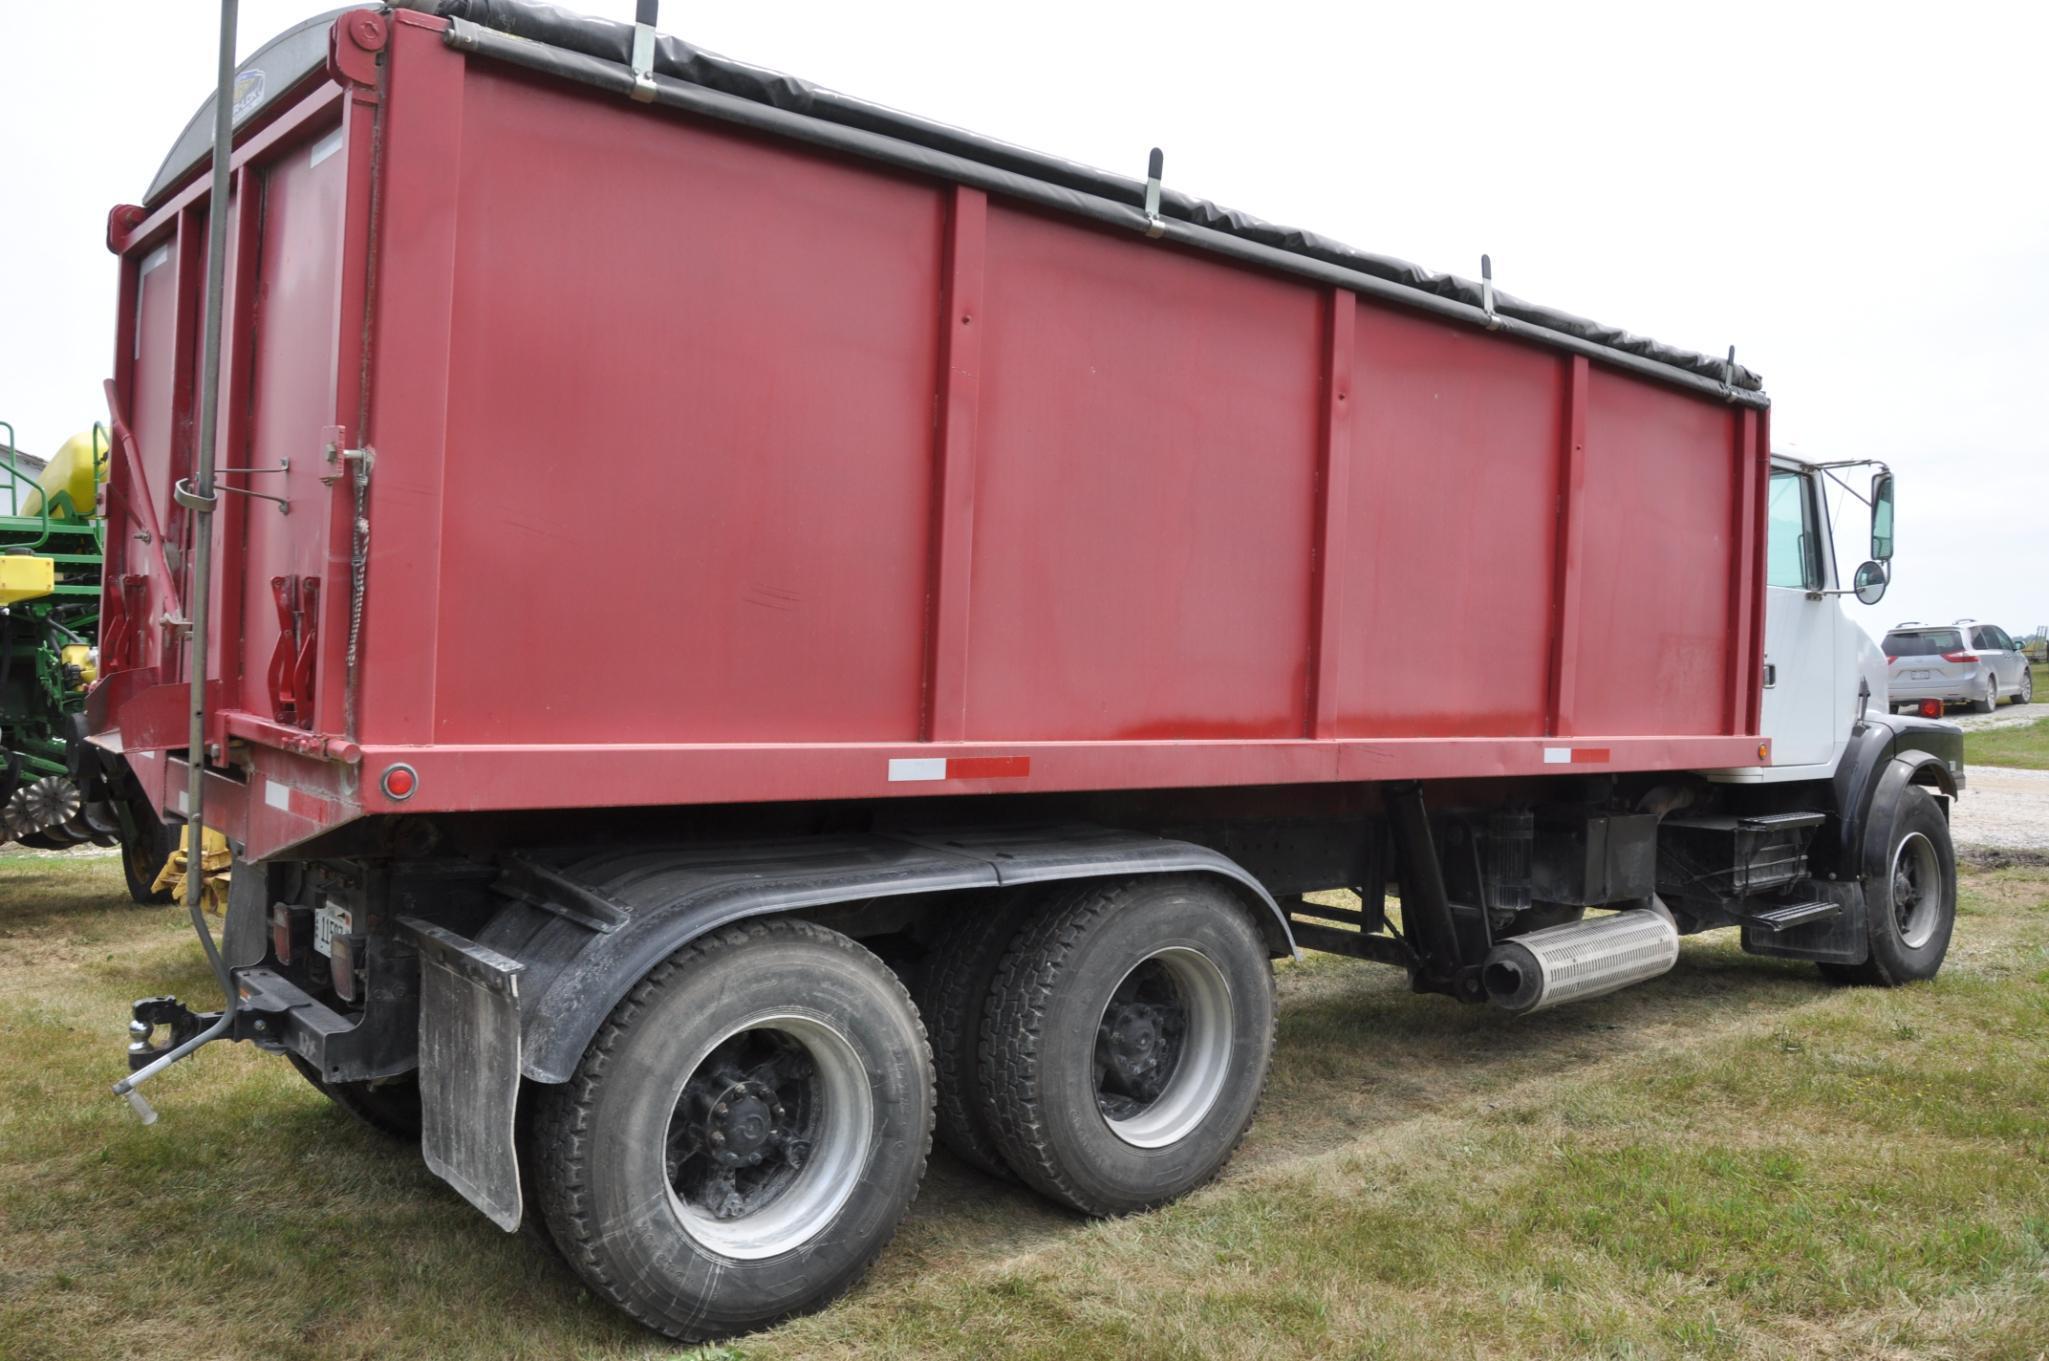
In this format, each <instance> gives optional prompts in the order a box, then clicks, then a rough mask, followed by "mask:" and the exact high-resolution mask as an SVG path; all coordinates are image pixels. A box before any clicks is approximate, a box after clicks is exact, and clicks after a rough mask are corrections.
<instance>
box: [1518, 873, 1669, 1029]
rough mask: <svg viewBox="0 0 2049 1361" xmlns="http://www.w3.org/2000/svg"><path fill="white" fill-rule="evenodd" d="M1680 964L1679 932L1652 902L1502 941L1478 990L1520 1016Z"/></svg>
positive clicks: (1612, 989)
mask: <svg viewBox="0 0 2049 1361" xmlns="http://www.w3.org/2000/svg"><path fill="white" fill-rule="evenodd" d="M1678 962H1679V927H1678V925H1677V924H1676V923H1674V922H1673V920H1672V913H1671V912H1670V911H1669V910H1668V909H1667V908H1666V907H1665V905H1664V904H1663V903H1661V902H1659V901H1658V899H1657V898H1656V897H1652V898H1651V900H1650V905H1649V906H1647V907H1640V908H1632V909H1630V910H1629V911H1627V912H1616V913H1611V914H1609V915H1605V916H1601V917H1596V918H1593V919H1592V920H1590V921H1580V922H1568V923H1567V924H1566V925H1564V926H1551V927H1546V928H1545V929H1544V930H1542V931H1532V932H1530V933H1529V934H1528V935H1526V936H1517V937H1516V938H1514V939H1513V940H1506V941H1503V942H1502V943H1501V944H1499V945H1497V946H1495V947H1494V948H1493V949H1492V950H1490V951H1488V953H1487V958H1486V960H1485V961H1484V962H1483V963H1482V964H1481V966H1480V985H1481V986H1482V987H1483V988H1485V989H1486V991H1487V1000H1488V1001H1489V1002H1491V1003H1493V1004H1494V1005H1495V1006H1497V1007H1500V1008H1501V1009H1502V1010H1503V1011H1507V1012H1513V1013H1516V1014H1518V1015H1520V1014H1523V1013H1527V1012H1532V1011H1543V1010H1544V1009H1546V1008H1547V1007H1555V1006H1557V1005H1558V1004H1559V1003H1561V1002H1576V1001H1579V1000H1580V999H1582V998H1587V997H1599V996H1601V995H1602V994H1604V993H1610V992H1615V991H1617V990H1618V989H1621V988H1626V987H1628V986H1629V985H1630V984H1632V983H1641V982H1643V981H1645V980H1646V979H1651V978H1656V977H1658V976H1659V975H1660V974H1664V973H1669V972H1671V969H1672V966H1673V965H1674V964H1677V963H1678Z"/></svg>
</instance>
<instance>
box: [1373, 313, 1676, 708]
mask: <svg viewBox="0 0 2049 1361" xmlns="http://www.w3.org/2000/svg"><path fill="white" fill-rule="evenodd" d="M1353 363H1354V375H1355V377H1354V385H1353V392H1354V394H1355V396H1354V398H1353V401H1354V410H1353V413H1352V418H1353V422H1354V427H1355V434H1354V436H1353V451H1352V470H1351V490H1350V501H1351V517H1352V523H1351V532H1350V535H1349V538H1348V540H1347V548H1346V550H1345V558H1344V562H1343V567H1342V570H1343V572H1344V582H1345V584H1344V600H1345V611H1346V619H1347V623H1348V628H1347V629H1346V632H1345V636H1344V639H1343V648H1342V653H1341V663H1340V667H1339V680H1338V686H1339V691H1338V693H1339V707H1338V732H1339V735H1340V736H1345V737H1368V736H1371V737H1415V736H1443V737H1529V736H1539V735H1542V734H1543V732H1544V728H1545V707H1546V697H1547V693H1548V689H1549V683H1550V680H1549V670H1550V647H1549V640H1550V636H1551V626H1552V610H1551V592H1552V581H1553V573H1554V571H1555V570H1556V569H1555V552H1554V544H1555V542H1556V535H1557V525H1558V512H1559V483H1558V476H1559V445H1560V439H1561V429H1560V422H1561V421H1562V420H1563V411H1564V392H1565V380H1566V369H1567V361H1565V360H1564V359H1562V358H1560V357H1559V356H1557V355H1555V354H1550V353H1547V352H1545V351H1543V350H1539V349H1536V348H1534V347H1530V346H1523V345H1515V344H1507V343H1503V342H1502V341H1500V340H1498V339H1496V338H1494V337H1492V336H1489V335H1487V334H1486V333H1485V332H1482V331H1475V330H1461V329H1457V328H1454V327H1451V326H1448V325H1446V324H1444V323H1441V322H1437V321H1432V320H1429V319H1426V318H1423V317H1419V316H1412V315H1409V314H1406V313H1401V312H1396V311H1393V310H1390V309H1388V308H1385V307H1380V306H1374V305H1371V304H1367V303H1364V302H1362V303H1361V304H1360V305H1359V317H1358V333H1357V338H1356V340H1355V343H1354V359H1353ZM1615 731H1616V732H1618V733H1619V732H1623V731H1630V732H1635V731H1644V732H1652V731H1656V729H1655V728H1645V729H1626V730H1625V729H1616V730H1615Z"/></svg>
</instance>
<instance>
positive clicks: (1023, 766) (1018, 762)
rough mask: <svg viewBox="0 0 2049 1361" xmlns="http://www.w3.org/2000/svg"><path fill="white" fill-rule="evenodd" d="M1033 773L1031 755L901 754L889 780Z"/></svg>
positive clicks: (892, 761) (892, 765) (1005, 776)
mask: <svg viewBox="0 0 2049 1361" xmlns="http://www.w3.org/2000/svg"><path fill="white" fill-rule="evenodd" d="M1031 773H1032V758H1031V757H1029V756H897V757H892V758H890V762H889V782H890V783H891V784H902V783H905V782H906V781H913V780H1001V779H1015V778H1019V777H1022V776H1026V775H1029V774H1031Z"/></svg>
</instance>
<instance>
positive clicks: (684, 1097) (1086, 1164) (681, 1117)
mask: <svg viewBox="0 0 2049 1361" xmlns="http://www.w3.org/2000/svg"><path fill="white" fill-rule="evenodd" d="M961 908H962V915H961V916H960V918H959V919H958V920H957V921H955V922H954V923H952V924H950V925H948V926H946V927H945V928H943V929H942V931H941V933H940V936H939V938H938V940H937V941H936V942H935V944H934V948H933V949H932V951H931V952H930V954H929V956H928V960H927V968H926V969H925V971H924V978H923V981H922V984H921V988H920V996H919V998H918V1003H919V1004H922V1006H921V1005H917V1004H914V1003H913V1000H912V998H911V996H910V995H909V994H908V993H907V992H906V991H905V989H904V987H903V985H902V983H901V982H899V980H898V978H897V976H896V974H895V973H893V972H892V971H891V970H890V969H889V967H888V966H887V965H885V964H884V963H883V962H882V961H881V960H879V959H877V958H876V957H875V956H874V955H873V954H871V953H870V952H869V951H868V950H866V949H864V948H863V947H862V946H860V945H859V944H857V943H855V942H854V941H852V940H850V939H848V938H847V937H846V936H843V935H841V934H840V933H838V932H835V931H832V930H829V929H827V928H825V927H823V926H820V925H817V924H815V923H811V922H805V921H799V920H788V919H781V920H773V921H767V922H759V923H750V924H744V925H741V926H736V927H730V928H727V929H726V930H724V931H720V932H717V933H714V934H713V935H711V936H708V937H705V938H703V939H701V940H699V941H696V942H694V943H692V944H691V945H689V946H687V947H685V948H684V949H683V950H681V951H679V952H678V953H677V954H675V955H673V956H671V957H670V958H669V960H668V961H666V962H665V963H664V964H663V965H661V966H660V967H659V968H657V969H656V970H655V971H654V972H653V973H652V974H650V975H649V976H648V977H647V978H646V979H644V980H643V981H642V982H641V983H640V984H639V985H638V986H636V987H635V988H634V990H633V991H632V992H631V993H630V994H628V996H627V998H626V1000H625V1001H623V1002H621V1003H620V1004H619V1006H618V1007H617V1008H616V1009H615V1010H614V1012H613V1014H612V1016H611V1017H610V1019H609V1020H608V1021H607V1022H606V1024H605V1026H604V1027H603V1028H602V1029H601V1030H600V1032H599V1034H598V1036H597V1038H596V1039H595V1040H594V1041H593V1042H592V1044H591V1046H590V1048H589V1050H588V1051H587V1052H586V1054H585V1056H584V1058H583V1061H582V1062H581V1064H580V1065H579V1066H578V1068H577V1071H576V1073H575V1075H574V1076H573V1077H572V1078H571V1080H570V1081H569V1082H568V1083H566V1084H564V1085H562V1086H559V1087H549V1088H543V1089H539V1090H538V1091H537V1092H536V1093H535V1097H536V1099H537V1105H536V1108H535V1110H534V1115H533V1123H532V1145H531V1151H532V1155H533V1162H534V1167H535V1171H536V1172H537V1176H536V1178H535V1180H536V1182H537V1183H538V1185H537V1188H536V1190H537V1195H536V1203H537V1205H538V1208H539V1210H540V1212H541V1214H542V1215H543V1216H544V1217H545V1220H546V1223H547V1226H548V1229H549V1232H550V1237H551V1238H552V1239H553V1241H554V1242H555V1244H556V1245H557V1246H558V1247H559V1248H560V1249H561V1251H562V1253H563V1255H564V1256H565V1257H566V1258H567V1259H568V1260H569V1262H570V1263H571V1264H572V1265H573V1266H574V1267H575V1268H576V1269H577V1271H578V1272H579V1273H580V1274H581V1275H582V1276H583V1277H584V1279H585V1280H587V1281H588V1282H589V1283H590V1284H591V1286H592V1287H593V1289H595V1290H596V1291H597V1292H598V1293H600V1294H602V1295H603V1296H605V1297H606V1298H608V1299H610V1300H611V1301H612V1302H613V1303H614V1304H616V1305H618V1306H619V1307H620V1308H622V1309H623V1310H625V1311H626V1312H627V1313H629V1314H631V1315H632V1316H633V1317H634V1318H636V1319H639V1320H640V1321H641V1322H642V1323H644V1324H647V1325H648V1326H649V1327H652V1328H655V1329H657V1330H658V1331H660V1332H663V1333H666V1334H668V1335H669V1336H671V1337H676V1338H680V1339H685V1340H702V1339H706V1338H710V1337H714V1336H724V1335H729V1334H732V1333H736V1332H745V1331H749V1330H752V1329H755V1328H761V1327H765V1326H767V1325H769V1324H771V1323H774V1322H776V1321H777V1320H779V1319H782V1318H785V1317H788V1316H789V1315H792V1314H795V1313H800V1312H804V1311H807V1310H811V1309H815V1308H818V1307H820V1306H821V1305H823V1304H825V1303H827V1302H829V1301H830V1300H832V1299H834V1298H835V1297H837V1296H838V1295H840V1294H841V1293H843V1292H844V1291H846V1290H847V1289H848V1288H850V1287H851V1286H852V1285H853V1284H854V1283H855V1282H856V1281H857V1280H858V1279H859V1278H860V1276H861V1275H862V1274H863V1272H865V1271H866V1269H867V1268H868V1266H869V1265H870V1264H871V1263H872V1262H873V1261H874V1259H875V1258H876V1256H877V1255H878V1254H880V1253H881V1251H882V1250H883V1248H884V1247H885V1246H886V1244H887V1243H888V1241H889V1239H890V1237H891V1236H892V1234H893V1233H894V1231H895V1229H896V1226H897V1224H898V1222H899V1221H900V1220H901V1219H902V1217H903V1215H904V1213H905V1211H906V1210H907V1209H908V1208H909V1206H910V1203H911V1201H912V1199H913V1198H914V1197H915V1196H916V1194H917V1190H918V1186H919V1183H920V1181H921V1180H922V1178H923V1175H924V1171H925V1163H926V1155H927V1153H928V1151H929V1149H930V1147H931V1141H932V1136H933V1131H934V1128H935V1125H936V1126H937V1128H938V1129H939V1131H940V1133H941V1136H942V1137H943V1138H944V1139H945V1141H946V1142H947V1143H948V1144H949V1145H950V1146H951V1147H952V1148H954V1150H955V1151H957V1152H959V1153H960V1155H961V1156H962V1157H963V1158H964V1159H965V1160H966V1161H968V1162H970V1163H971V1164H973V1165H976V1166H979V1167H982V1168H984V1169H985V1170H988V1171H992V1172H998V1173H1014V1174H1015V1175H1016V1176H1017V1177H1019V1178H1020V1179H1021V1180H1023V1181H1024V1182H1025V1183H1026V1184H1028V1185H1030V1186H1032V1187H1033V1188H1035V1189H1037V1190H1039V1191H1041V1192H1043V1193H1045V1194H1047V1195H1049V1196H1051V1197H1053V1198H1055V1199H1057V1200H1059V1201H1061V1202H1063V1203H1065V1204H1068V1205H1070V1206H1073V1207H1074V1208H1076V1209H1079V1210H1082V1211H1084V1212H1085V1213H1090V1214H1121V1213H1126V1212H1129V1211H1133V1210H1138V1209H1142V1208H1145V1207H1147V1206H1150V1205H1156V1204H1159V1203H1160V1202H1162V1201H1166V1200H1171V1199H1173V1198H1174V1197H1175V1196H1178V1195H1182V1194H1184V1193H1186V1192H1187V1191H1189V1190H1192V1189H1194V1188H1195V1187H1197V1186H1199V1185H1201V1184H1202V1183H1203V1182H1205V1181H1207V1180H1209V1179H1210V1178H1211V1177H1213V1176H1214V1175H1216V1173H1217V1171H1218V1170H1219V1169H1220V1168H1221V1167H1222V1166H1223V1164H1224V1162H1225V1161H1226V1160H1227V1159H1228V1158H1229V1156H1230V1154H1231V1152H1232V1150H1234V1149H1235V1148H1236V1147H1237V1145H1238V1142H1239V1140H1240V1139H1241V1138H1242V1137H1243V1136H1244V1133H1245V1130H1246V1128H1247V1126H1249V1125H1250V1123H1251V1120H1252V1115H1253V1111H1254V1108H1255V1107H1256V1105H1257V1104H1258V1100H1259V1095H1260V1092H1261V1089H1262V1088H1263V1086H1264V1083H1265V1079H1266V1069H1267V1060H1268V1056H1269V1053H1270V1050H1271V1044H1272V1031H1273V1024H1272V1022H1273V984H1272V974H1271V970H1270V967H1269V964H1268V959H1267V950H1266V946H1265V943H1264V942H1263V941H1262V940H1261V938H1260V936H1259V933H1258V931H1257V930H1256V929H1255V928H1254V926H1253V923H1252V920H1251V919H1250V917H1249V916H1248V915H1247V912H1246V910H1245V908H1244V907H1243V906H1242V905H1241V904H1240V903H1239V902H1238V901H1237V900H1236V899H1235V898H1234V897H1233V896H1232V895H1231V893H1230V892H1229V890H1228V889H1226V888H1224V887H1223V886H1222V885H1221V884H1213V883H1210V882H1206V881H1205V880H1204V879H1203V878H1201V877H1200V876H1189V877H1180V876H1165V877H1158V878H1150V879H1148V878H1139V879H1133V880H1129V881H1123V882H1112V883H1089V884H1086V885H1083V886H1080V887H1079V888H1071V889H1069V890H1067V891H1065V892H1063V893H1060V894H1059V895H1057V896H1055V897H1052V898H1050V899H1034V900H1030V901H1010V900H999V901H992V902H977V903H963V904H962V905H961ZM921 1009H922V1011H923V1015H922V1017H921V1014H920V1012H921ZM928 1035H929V1038H928ZM935 1087H936V1090H935Z"/></svg>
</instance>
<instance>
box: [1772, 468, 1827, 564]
mask: <svg viewBox="0 0 2049 1361" xmlns="http://www.w3.org/2000/svg"><path fill="white" fill-rule="evenodd" d="M1817 542H1818V541H1817V540H1816V538H1815V533H1814V506H1813V502H1812V498H1811V497H1809V496H1808V494H1807V479H1806V478H1804V477H1802V476H1801V475H1800V474H1798V473H1785V472H1775V473H1773V474H1772V485H1771V501H1770V505H1769V507H1768V509H1767V528H1766V537H1765V582H1766V584H1767V585H1771V586H1785V587H1788V588H1790V589H1792V590H1796V591H1800V590H1806V591H1813V590H1819V589H1820V588H1821V573H1820V572H1818V571H1816V570H1815V548H1816V547H1817Z"/></svg>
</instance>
